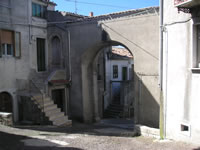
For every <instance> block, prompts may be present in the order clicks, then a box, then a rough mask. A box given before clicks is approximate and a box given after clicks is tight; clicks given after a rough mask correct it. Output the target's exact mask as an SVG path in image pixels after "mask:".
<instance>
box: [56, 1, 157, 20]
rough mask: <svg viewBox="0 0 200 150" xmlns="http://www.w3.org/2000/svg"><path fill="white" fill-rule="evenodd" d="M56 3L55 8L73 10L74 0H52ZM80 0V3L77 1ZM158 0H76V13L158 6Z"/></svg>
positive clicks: (85, 13) (95, 12)
mask: <svg viewBox="0 0 200 150" xmlns="http://www.w3.org/2000/svg"><path fill="white" fill-rule="evenodd" d="M52 1H54V2H55V3H57V6H56V10H60V11H67V12H73V13H74V12H75V2H74V1H75V0H52ZM79 2H80V3H79ZM85 3H96V4H103V5H112V6H113V7H107V6H100V5H89V4H85ZM158 5H159V0H77V13H78V14H82V15H88V14H89V12H94V15H95V16H97V15H102V14H108V13H112V12H119V11H124V10H128V9H137V8H144V7H150V6H158Z"/></svg>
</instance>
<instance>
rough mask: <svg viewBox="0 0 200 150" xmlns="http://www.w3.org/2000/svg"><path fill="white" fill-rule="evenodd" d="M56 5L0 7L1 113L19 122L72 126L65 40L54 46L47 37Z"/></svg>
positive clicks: (27, 1)
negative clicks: (62, 44) (50, 17)
mask: <svg viewBox="0 0 200 150" xmlns="http://www.w3.org/2000/svg"><path fill="white" fill-rule="evenodd" d="M55 6H56V4H55V3H53V2H50V1H46V0H16V1H11V0H2V1H1V2H0V14H1V17H0V45H1V46H0V72H1V75H0V78H1V83H0V97H1V99H0V100H1V102H0V111H2V112H11V113H13V121H14V122H29V123H37V124H41V123H42V122H43V123H44V122H45V120H46V121H47V122H48V121H49V122H51V123H52V124H54V125H62V124H70V121H68V118H67V103H66V101H65V100H66V99H67V98H66V97H67V84H68V82H67V79H66V71H65V70H66V69H65V66H66V65H65V63H64V62H63V59H61V56H65V55H66V54H65V51H64V50H62V48H61V45H60V43H59V38H58V37H56V36H55V37H52V39H50V40H52V41H51V42H49V38H48V33H47V16H48V14H47V10H49V11H54V8H55ZM52 49H53V50H52ZM55 51H56V52H55ZM52 55H55V56H56V57H54V58H52ZM61 81H62V82H61ZM52 98H53V101H54V102H53V101H50V100H52ZM58 99H59V100H58ZM60 99H61V100H60ZM61 104H62V106H61ZM56 114H57V115H56ZM40 116H43V117H40ZM41 118H42V119H41ZM56 118H60V119H57V120H56ZM61 120H63V121H61Z"/></svg>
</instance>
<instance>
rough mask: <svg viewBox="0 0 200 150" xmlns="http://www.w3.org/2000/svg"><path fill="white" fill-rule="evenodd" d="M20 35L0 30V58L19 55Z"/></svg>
mask: <svg viewBox="0 0 200 150" xmlns="http://www.w3.org/2000/svg"><path fill="white" fill-rule="evenodd" d="M20 42H21V40H20V33H19V32H13V31H8V30H0V57H2V56H15V57H20V55H21V43H20Z"/></svg>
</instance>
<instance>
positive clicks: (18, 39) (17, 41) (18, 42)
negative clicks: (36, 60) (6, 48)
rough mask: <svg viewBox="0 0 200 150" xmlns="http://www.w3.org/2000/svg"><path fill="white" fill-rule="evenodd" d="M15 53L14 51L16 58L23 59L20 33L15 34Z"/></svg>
mask: <svg viewBox="0 0 200 150" xmlns="http://www.w3.org/2000/svg"><path fill="white" fill-rule="evenodd" d="M14 45H15V49H14V50H15V51H14V56H15V57H16V58H20V57H21V34H20V32H15V44H14Z"/></svg>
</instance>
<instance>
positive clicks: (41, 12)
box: [32, 3, 47, 18]
mask: <svg viewBox="0 0 200 150" xmlns="http://www.w3.org/2000/svg"><path fill="white" fill-rule="evenodd" d="M46 9H47V8H46V7H45V6H42V5H39V4H36V3H32V16H34V17H40V18H45V12H46Z"/></svg>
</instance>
